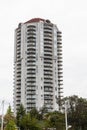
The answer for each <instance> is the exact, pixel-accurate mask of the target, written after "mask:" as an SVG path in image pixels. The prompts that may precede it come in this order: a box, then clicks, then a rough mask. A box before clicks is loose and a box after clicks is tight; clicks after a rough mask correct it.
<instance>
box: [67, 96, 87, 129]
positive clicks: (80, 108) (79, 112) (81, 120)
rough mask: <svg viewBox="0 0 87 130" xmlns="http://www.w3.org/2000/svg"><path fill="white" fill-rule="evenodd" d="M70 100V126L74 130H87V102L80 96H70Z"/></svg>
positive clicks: (68, 98)
mask: <svg viewBox="0 0 87 130" xmlns="http://www.w3.org/2000/svg"><path fill="white" fill-rule="evenodd" d="M65 100H68V102H69V106H68V114H67V115H68V124H69V125H71V126H72V129H74V130H86V129H87V100H86V99H84V98H81V97H80V98H79V97H78V96H75V95H74V96H70V97H67V98H66V99H65Z"/></svg>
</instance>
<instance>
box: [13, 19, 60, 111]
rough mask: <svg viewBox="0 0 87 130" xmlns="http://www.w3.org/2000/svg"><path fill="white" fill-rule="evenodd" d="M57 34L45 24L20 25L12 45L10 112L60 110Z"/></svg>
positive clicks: (55, 29)
mask: <svg viewBox="0 0 87 130" xmlns="http://www.w3.org/2000/svg"><path fill="white" fill-rule="evenodd" d="M62 81H63V79H62V43H61V32H60V31H59V30H58V28H57V26H56V25H55V24H53V23H51V22H50V21H49V20H45V19H41V18H34V19H31V20H29V21H27V22H25V23H20V24H19V25H18V28H17V29H16V30H15V44H14V112H15V113H16V112H17V109H18V108H19V106H20V104H23V105H24V107H25V109H26V111H27V112H29V111H30V110H31V109H32V108H36V109H37V110H39V109H40V108H41V107H43V106H44V105H45V107H46V108H47V109H48V111H53V110H58V109H60V104H61V103H60V102H61V96H62V95H61V93H62Z"/></svg>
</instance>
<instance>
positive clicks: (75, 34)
mask: <svg viewBox="0 0 87 130" xmlns="http://www.w3.org/2000/svg"><path fill="white" fill-rule="evenodd" d="M36 17H40V18H44V19H49V20H50V21H51V22H53V23H54V24H56V25H57V26H58V28H59V30H60V31H62V43H63V76H64V78H63V80H64V85H63V87H64V89H63V92H64V93H63V96H71V95H74V94H75V95H78V96H80V97H84V98H87V0H0V105H1V101H2V100H3V99H4V100H5V104H9V103H11V104H12V102H13V78H14V77H13V70H14V69H13V67H14V65H13V64H14V62H13V58H14V30H15V28H17V26H18V23H20V22H26V21H28V20H30V19H32V18H36ZM0 107H1V106H0Z"/></svg>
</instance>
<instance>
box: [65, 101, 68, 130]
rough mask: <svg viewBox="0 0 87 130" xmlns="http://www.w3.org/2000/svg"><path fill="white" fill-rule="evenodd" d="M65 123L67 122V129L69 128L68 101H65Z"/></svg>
mask: <svg viewBox="0 0 87 130" xmlns="http://www.w3.org/2000/svg"><path fill="white" fill-rule="evenodd" d="M65 124H66V130H68V123H67V101H65Z"/></svg>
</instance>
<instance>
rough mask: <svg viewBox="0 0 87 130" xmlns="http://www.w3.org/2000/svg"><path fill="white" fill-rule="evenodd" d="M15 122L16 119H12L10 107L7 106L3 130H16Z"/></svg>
mask: <svg viewBox="0 0 87 130" xmlns="http://www.w3.org/2000/svg"><path fill="white" fill-rule="evenodd" d="M15 120H16V119H15V117H14V114H13V112H12V110H11V106H10V105H9V107H8V109H7V112H6V114H5V116H4V123H5V124H4V125H5V126H4V127H5V130H16V123H15Z"/></svg>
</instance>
